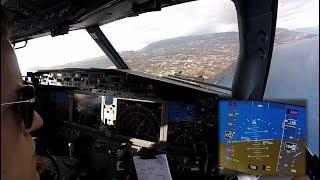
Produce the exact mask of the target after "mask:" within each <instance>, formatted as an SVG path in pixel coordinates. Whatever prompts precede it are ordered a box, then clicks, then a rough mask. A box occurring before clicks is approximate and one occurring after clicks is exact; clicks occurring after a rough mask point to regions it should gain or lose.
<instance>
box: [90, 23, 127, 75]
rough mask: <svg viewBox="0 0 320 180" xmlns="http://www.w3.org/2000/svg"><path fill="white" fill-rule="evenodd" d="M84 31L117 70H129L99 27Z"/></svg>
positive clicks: (91, 27)
mask: <svg viewBox="0 0 320 180" xmlns="http://www.w3.org/2000/svg"><path fill="white" fill-rule="evenodd" d="M86 30H87V32H88V33H89V35H90V36H91V37H92V39H93V40H94V41H95V42H96V43H97V44H98V46H99V47H100V48H101V50H102V51H103V52H104V53H105V54H106V55H107V56H108V57H109V59H110V60H111V61H112V62H113V64H114V65H115V66H116V67H117V68H118V69H129V67H128V66H127V64H126V63H125V62H124V61H123V59H122V58H121V56H120V55H119V54H118V52H117V51H116V50H115V49H114V47H113V46H112V44H111V43H110V42H109V40H108V39H107V37H106V36H105V35H104V34H103V32H102V31H101V29H100V27H99V26H90V27H87V28H86Z"/></svg>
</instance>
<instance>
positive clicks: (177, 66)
mask: <svg viewBox="0 0 320 180" xmlns="http://www.w3.org/2000/svg"><path fill="white" fill-rule="evenodd" d="M100 28H101V30H102V31H103V33H104V34H105V36H106V37H107V38H108V39H109V41H110V42H111V44H112V45H113V46H114V48H115V49H116V50H117V52H118V53H119V55H120V56H121V57H122V59H123V60H124V62H125V63H126V64H127V65H128V67H129V68H130V69H131V70H133V71H137V72H139V73H145V74H149V75H154V76H159V77H165V78H170V79H174V80H177V81H182V82H187V81H193V82H194V83H200V84H201V83H209V84H217V83H219V82H221V81H222V80H223V79H225V78H227V77H229V76H230V75H231V74H233V72H234V70H235V65H236V61H237V58H238V54H239V33H238V24H237V15H236V9H235V6H234V4H233V2H232V1H230V0H223V1H220V0H219V1H218V0H215V1H212V0H200V1H194V2H189V3H184V4H180V5H176V6H172V7H166V8H163V9H162V10H161V11H155V12H149V13H144V14H141V15H139V16H136V17H129V18H125V19H122V20H119V21H115V22H112V23H109V24H106V25H103V26H100ZM49 41H50V42H49ZM47 42H48V43H47ZM17 54H18V59H19V63H20V66H21V67H22V71H23V74H25V73H26V72H27V71H35V70H41V69H60V68H115V66H114V65H113V64H112V62H111V61H110V60H109V58H108V57H107V56H106V55H105V54H104V53H103V52H102V51H101V50H100V48H99V47H98V46H97V45H96V43H95V42H94V40H92V38H91V37H90V36H89V35H88V33H87V32H86V31H85V30H78V31H72V32H69V34H67V35H63V36H58V37H54V38H52V37H43V38H38V39H35V40H31V41H30V43H28V46H27V47H25V48H23V49H19V50H17ZM30 62H33V63H30Z"/></svg>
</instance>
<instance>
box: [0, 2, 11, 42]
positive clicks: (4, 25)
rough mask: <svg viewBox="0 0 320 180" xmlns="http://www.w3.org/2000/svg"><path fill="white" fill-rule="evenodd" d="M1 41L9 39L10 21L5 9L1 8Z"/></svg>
mask: <svg viewBox="0 0 320 180" xmlns="http://www.w3.org/2000/svg"><path fill="white" fill-rule="evenodd" d="M0 13H1V16H0V17H1V40H2V39H8V36H9V20H8V16H7V14H6V12H5V10H4V8H3V7H2V6H1V10H0Z"/></svg>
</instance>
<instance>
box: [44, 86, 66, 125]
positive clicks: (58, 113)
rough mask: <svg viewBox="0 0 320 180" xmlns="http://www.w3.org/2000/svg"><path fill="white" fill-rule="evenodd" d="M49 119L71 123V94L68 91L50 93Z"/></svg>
mask: <svg viewBox="0 0 320 180" xmlns="http://www.w3.org/2000/svg"><path fill="white" fill-rule="evenodd" d="M49 97H50V99H49V107H50V110H49V113H48V114H49V119H53V120H54V121H69V115H70V113H69V111H70V98H71V97H72V96H71V93H70V92H67V91H50V96H49Z"/></svg>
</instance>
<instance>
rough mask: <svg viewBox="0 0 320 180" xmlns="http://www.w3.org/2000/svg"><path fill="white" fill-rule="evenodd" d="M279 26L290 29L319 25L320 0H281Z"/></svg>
mask: <svg viewBox="0 0 320 180" xmlns="http://www.w3.org/2000/svg"><path fill="white" fill-rule="evenodd" d="M277 26H278V27H283V28H288V29H295V28H303V27H311V26H319V0H279V3H278V19H277Z"/></svg>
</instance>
